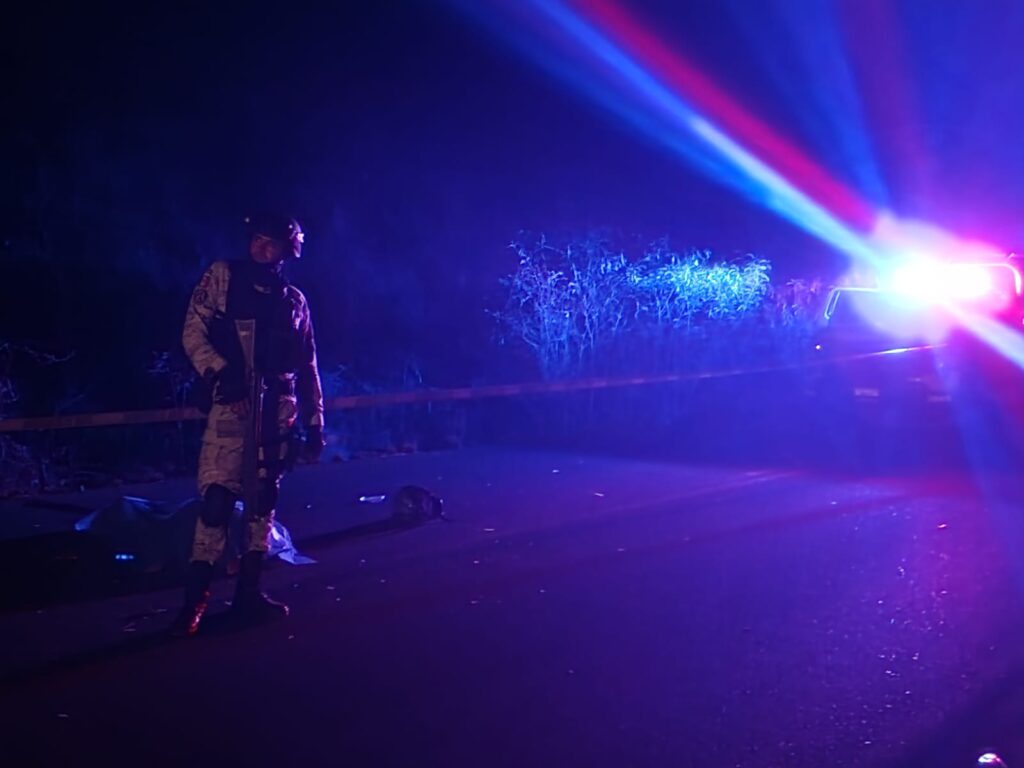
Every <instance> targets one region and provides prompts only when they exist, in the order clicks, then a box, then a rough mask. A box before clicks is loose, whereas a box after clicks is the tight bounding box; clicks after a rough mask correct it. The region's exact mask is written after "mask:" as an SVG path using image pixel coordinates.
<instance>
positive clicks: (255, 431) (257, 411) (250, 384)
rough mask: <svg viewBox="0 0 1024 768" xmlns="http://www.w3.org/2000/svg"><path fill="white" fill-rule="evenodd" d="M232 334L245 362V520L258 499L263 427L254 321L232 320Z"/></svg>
mask: <svg viewBox="0 0 1024 768" xmlns="http://www.w3.org/2000/svg"><path fill="white" fill-rule="evenodd" d="M235 331H236V332H237V334H238V341H239V344H240V346H241V348H242V357H243V358H244V360H245V382H246V389H247V391H248V397H247V398H246V399H247V401H248V403H247V405H248V407H247V408H246V414H245V438H244V443H243V448H242V499H243V502H244V504H245V514H246V517H248V518H249V519H252V517H254V516H255V515H256V514H258V513H257V505H258V495H259V490H258V489H259V451H260V443H261V440H260V432H261V429H262V425H263V389H264V387H263V377H262V376H260V375H259V373H258V372H257V371H256V365H255V362H256V321H255V320H235Z"/></svg>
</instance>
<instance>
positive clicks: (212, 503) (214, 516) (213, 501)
mask: <svg viewBox="0 0 1024 768" xmlns="http://www.w3.org/2000/svg"><path fill="white" fill-rule="evenodd" d="M234 508H235V494H233V493H232V492H231V491H229V490H228V489H227V488H225V487H224V486H223V485H216V484H215V485H211V486H210V487H209V488H207V489H206V495H205V496H203V511H202V512H200V513H199V517H200V518H201V519H202V521H203V523H205V524H206V525H208V526H210V527H211V528H215V527H223V526H225V525H227V524H228V523H229V522H231V512H232V510H234Z"/></svg>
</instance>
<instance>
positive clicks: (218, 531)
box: [172, 216, 324, 635]
mask: <svg viewBox="0 0 1024 768" xmlns="http://www.w3.org/2000/svg"><path fill="white" fill-rule="evenodd" d="M247 221H248V223H249V225H250V240H249V258H248V259H243V260H238V261H216V262H214V263H213V264H212V265H211V266H210V268H209V269H207V270H206V273H205V274H204V275H203V277H202V279H201V280H200V281H199V284H198V285H197V286H196V288H195V290H194V291H193V293H192V299H191V301H190V303H189V307H188V312H187V314H186V317H185V328H184V331H183V333H182V343H183V345H184V347H185V352H186V354H187V355H188V357H189V359H190V360H191V362H192V365H193V366H194V367H195V369H196V371H198V372H199V374H200V375H201V376H202V377H203V380H204V381H205V382H206V383H207V385H208V386H209V387H210V388H211V390H212V397H213V402H212V405H211V407H210V413H209V417H208V420H207V424H206V431H205V432H204V433H203V443H202V450H201V451H200V455H199V494H200V496H202V499H203V504H202V511H201V513H200V515H199V519H198V520H197V521H196V529H195V537H194V539H193V544H192V560H191V563H190V564H189V567H188V573H187V576H186V582H185V605H184V607H183V608H182V611H181V613H180V614H179V616H178V618H177V620H176V621H175V623H174V625H173V628H172V629H173V631H174V633H175V634H179V635H193V634H195V633H196V632H197V631H198V630H199V623H200V621H201V620H202V617H203V613H204V612H205V611H206V605H207V600H208V597H209V588H210V582H211V580H212V577H213V569H214V564H215V563H216V562H217V561H218V560H219V559H220V557H221V556H222V555H223V554H224V549H225V546H226V544H227V533H228V527H229V523H230V522H231V518H232V513H233V510H234V508H235V503H236V501H238V500H239V499H242V500H243V501H244V504H245V515H244V531H245V533H244V541H243V542H241V545H242V546H241V547H240V551H241V552H242V558H241V565H240V569H239V574H238V583H237V589H236V591H235V598H234V601H233V603H232V608H231V610H232V613H233V614H234V615H235V616H237V617H238V618H242V619H246V620H252V619H260V618H264V617H271V616H287V615H288V606H287V605H284V604H283V603H279V602H277V601H275V600H272V599H270V598H269V597H267V596H266V595H265V594H264V593H263V592H261V591H260V586H259V583H260V573H261V571H262V568H263V562H264V558H265V557H266V553H267V551H268V549H269V544H270V532H271V526H272V523H273V520H274V508H275V506H276V505H277V497H278V490H279V489H280V484H281V477H282V475H283V474H284V470H285V467H286V465H287V464H288V459H289V452H290V449H291V446H292V444H293V441H294V439H293V435H294V432H295V427H296V420H298V421H299V422H300V423H301V425H302V427H303V428H304V429H305V432H306V440H305V443H304V453H305V455H306V458H307V459H308V460H310V461H314V462H315V461H318V460H319V458H320V454H321V452H322V450H323V446H324V438H323V424H324V405H323V394H322V392H321V389H320V376H319V374H318V372H317V363H316V346H315V344H314V341H313V324H312V321H311V319H310V315H309V307H308V305H307V304H306V298H305V297H304V296H303V295H302V293H301V292H300V291H299V290H298V289H297V288H295V287H294V286H292V285H290V284H289V283H288V281H287V280H286V279H285V277H284V272H283V267H284V263H285V262H286V261H287V260H289V259H297V258H299V256H300V255H301V253H302V242H303V233H302V228H301V227H300V226H299V223H298V222H297V221H295V220H294V219H291V218H287V217H273V216H269V217H259V218H251V219H248V220H247Z"/></svg>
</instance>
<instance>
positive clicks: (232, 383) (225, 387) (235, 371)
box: [213, 364, 249, 405]
mask: <svg viewBox="0 0 1024 768" xmlns="http://www.w3.org/2000/svg"><path fill="white" fill-rule="evenodd" d="M248 395H249V393H248V392H247V387H246V386H245V371H244V370H242V369H241V368H240V367H238V366H235V365H230V364H229V365H227V366H225V367H224V368H223V369H222V370H221V372H220V373H218V374H217V386H216V389H214V398H213V401H214V402H215V403H219V404H220V405H231V403H237V402H240V401H242V400H245V398H246V397H248Z"/></svg>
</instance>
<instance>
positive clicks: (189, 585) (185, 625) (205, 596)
mask: <svg viewBox="0 0 1024 768" xmlns="http://www.w3.org/2000/svg"><path fill="white" fill-rule="evenodd" d="M212 580H213V565H212V564H211V563H204V562H202V561H201V560H196V561H193V562H191V563H189V566H188V571H187V572H186V574H185V605H184V606H182V609H181V613H179V614H178V617H177V618H176V619H175V620H174V623H173V624H171V634H172V635H174V636H175V637H190V636H191V635H194V634H195V633H196V632H198V631H199V623H200V622H201V621H202V620H203V614H204V613H206V605H207V601H208V600H209V599H210V582H211V581H212Z"/></svg>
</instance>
